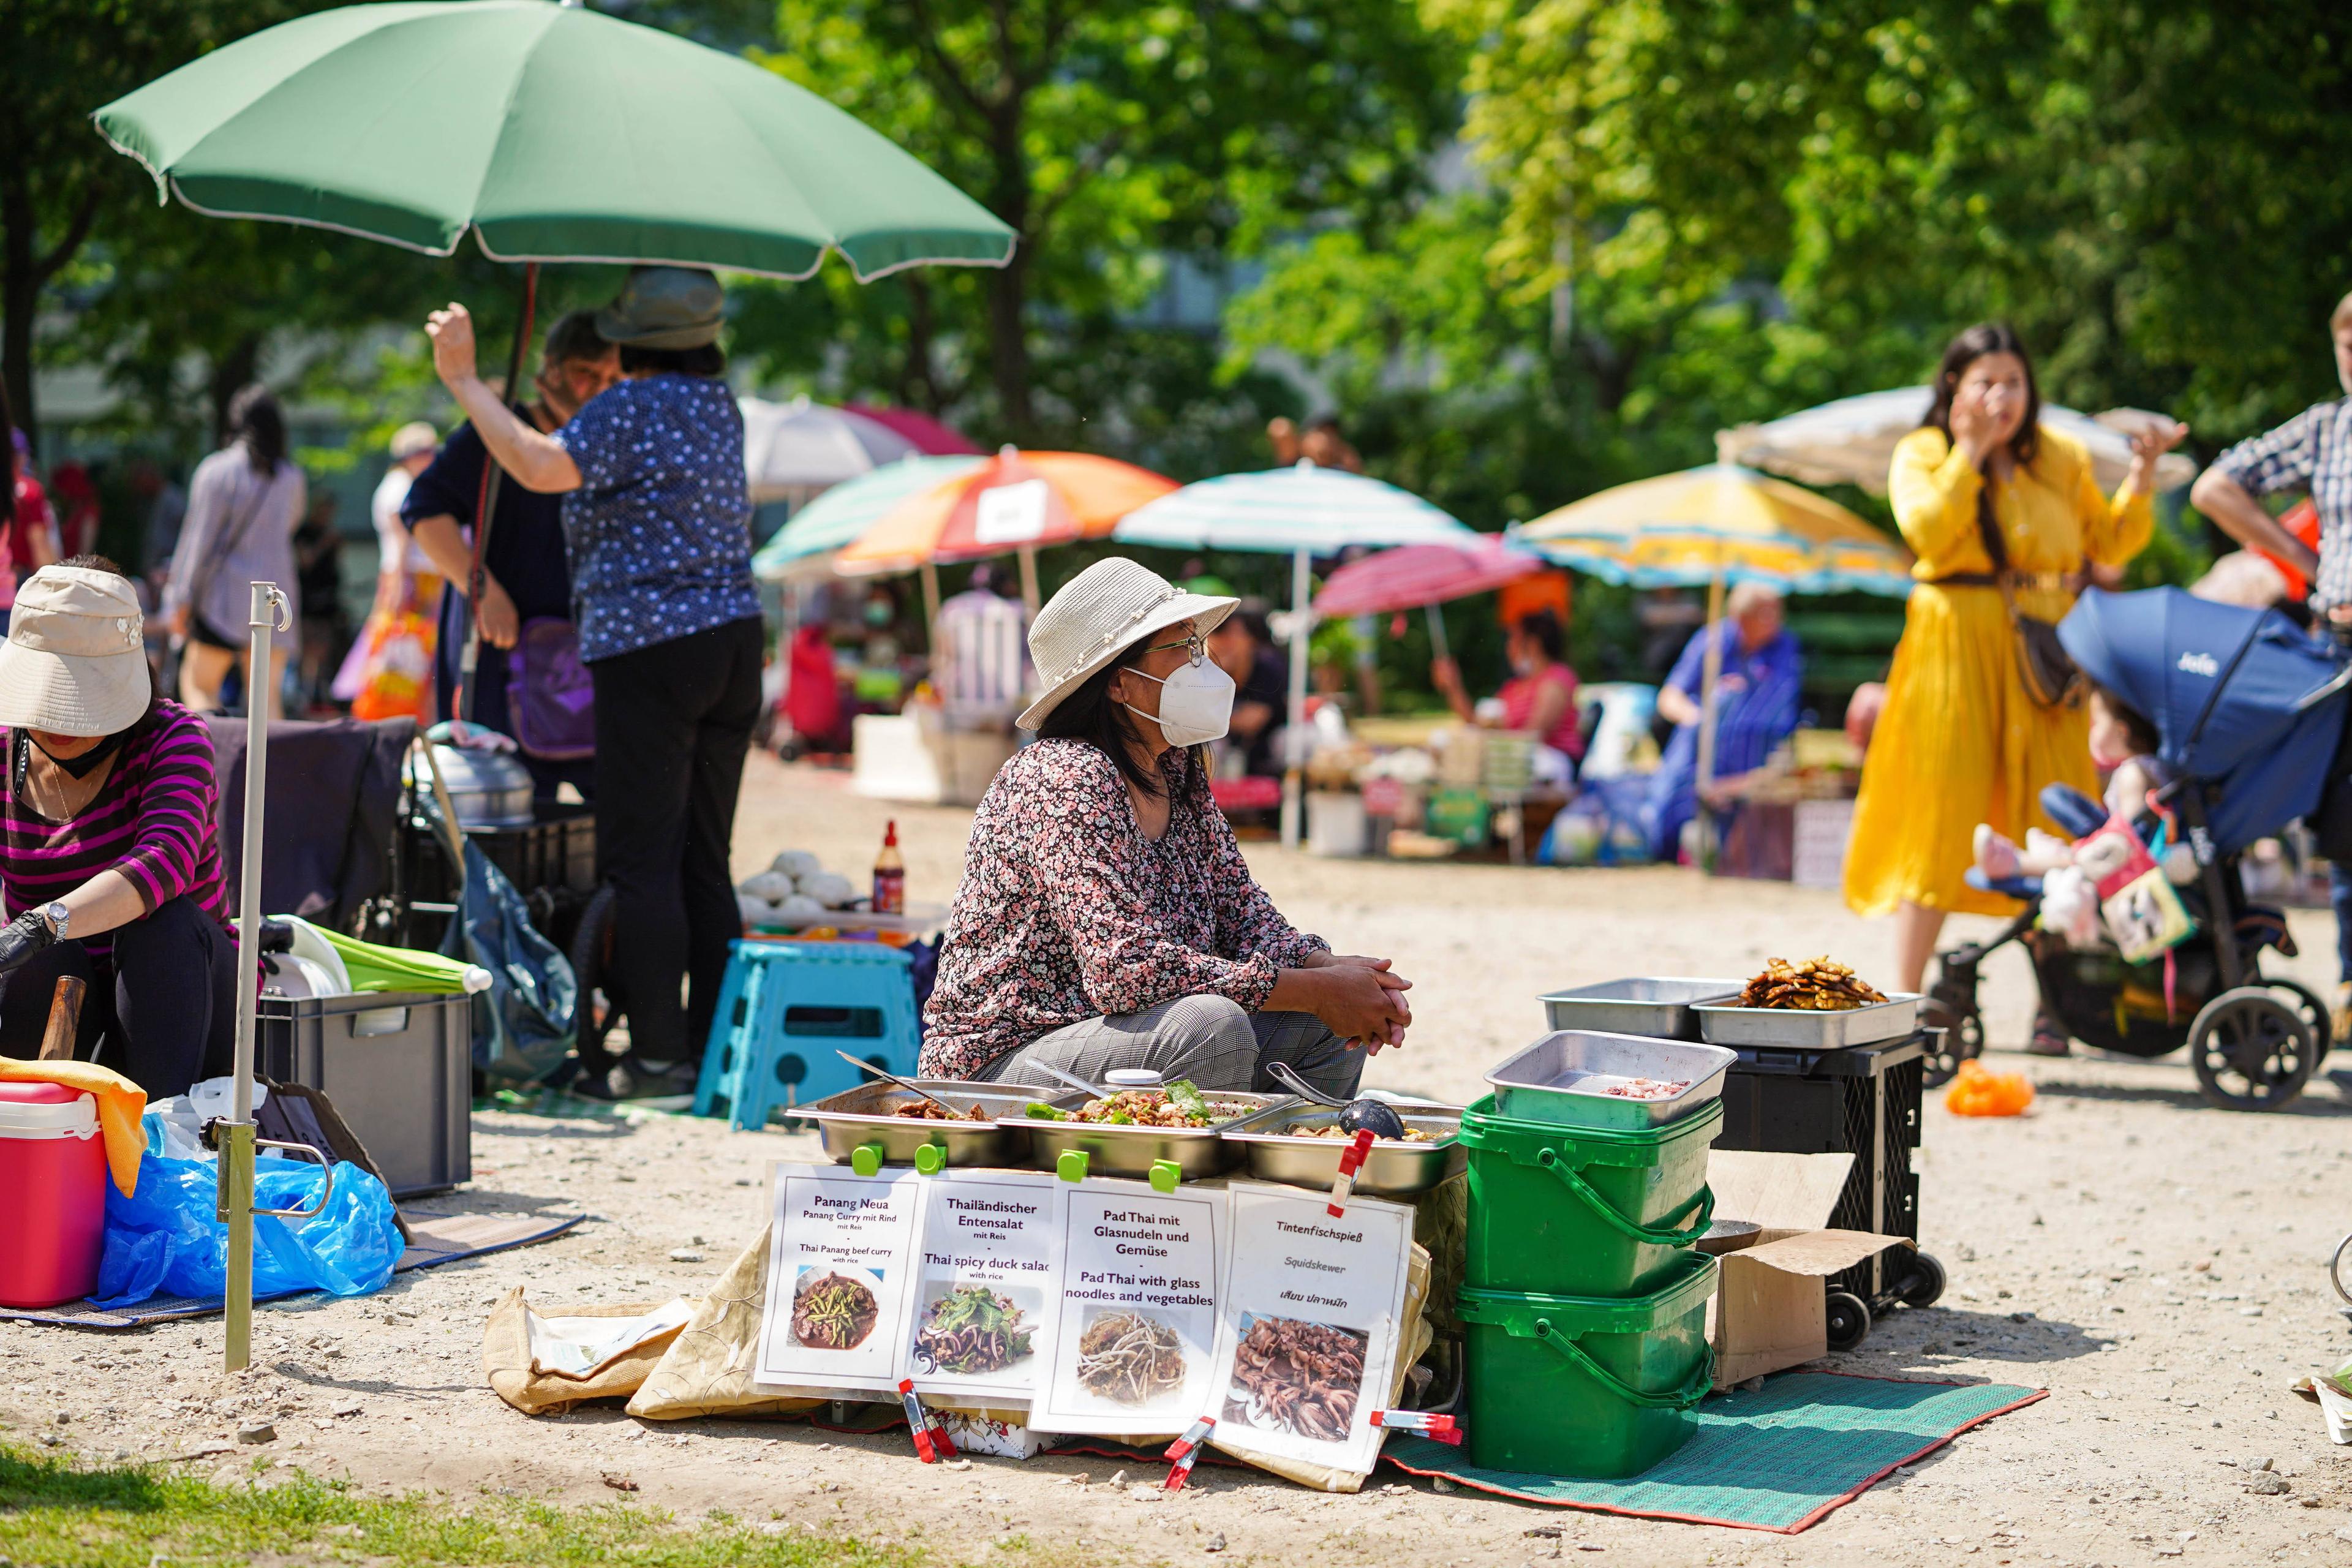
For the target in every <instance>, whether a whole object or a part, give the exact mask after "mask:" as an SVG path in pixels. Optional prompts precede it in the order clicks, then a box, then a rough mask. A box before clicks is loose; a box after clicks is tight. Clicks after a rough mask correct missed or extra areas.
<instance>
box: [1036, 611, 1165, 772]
mask: <svg viewBox="0 0 2352 1568" xmlns="http://www.w3.org/2000/svg"><path fill="white" fill-rule="evenodd" d="M1150 651H1151V638H1150V637H1145V638H1143V639H1142V640H1141V641H1139V642H1138V643H1136V644H1135V645H1134V646H1133V647H1129V648H1128V649H1127V650H1126V651H1125V652H1123V653H1121V654H1120V655H1119V656H1118V658H1115V659H1112V660H1111V661H1110V663H1108V664H1107V665H1105V666H1104V667H1103V668H1100V669H1098V670H1097V671H1095V672H1094V674H1092V675H1090V676H1088V677H1087V679H1086V680H1085V682H1084V683H1083V684H1082V685H1080V686H1079V688H1078V689H1076V691H1073V692H1071V693H1070V694H1069V695H1068V696H1067V697H1065V698H1063V699H1062V700H1061V701H1060V703H1058V704H1057V705H1056V706H1055V709H1054V710H1053V711H1052V712H1051V713H1048V714H1046V715H1045V722H1044V723H1042V724H1040V725H1038V726H1037V738H1038V739H1039V740H1042V741H1084V742H1086V743H1087V745H1089V746H1092V747H1094V748H1095V750H1097V751H1098V752H1102V753H1103V754H1104V755H1105V756H1107V757H1108V758H1109V759H1110V760H1111V765H1112V766H1113V767H1116V768H1117V769H1118V774H1119V777H1121V778H1123V779H1125V780H1126V781H1127V782H1128V783H1129V784H1133V785H1134V786H1135V787H1136V788H1137V789H1139V790H1140V791H1142V792H1143V793H1144V794H1145V795H1162V794H1166V793H1168V792H1167V788H1166V785H1167V779H1166V777H1165V776H1164V775H1162V774H1161V773H1160V771H1159V769H1157V768H1147V767H1145V766H1144V765H1143V764H1142V763H1139V762H1137V761H1136V760H1135V752H1134V749H1133V743H1134V742H1138V741H1140V740H1141V739H1142V736H1143V731H1141V730H1139V729H1138V728H1137V725H1139V724H1140V723H1143V722H1146V721H1143V720H1139V719H1138V718H1136V716H1135V715H1134V714H1132V713H1129V711H1128V710H1126V709H1125V708H1124V707H1122V706H1121V705H1120V704H1118V703H1117V702H1114V701H1112V700H1111V695H1110V683H1111V681H1112V679H1114V678H1116V677H1117V676H1118V672H1119V671H1120V670H1122V669H1126V668H1129V667H1130V666H1133V665H1136V664H1139V663H1140V662H1142V659H1143V656H1144V655H1145V654H1147V653H1150ZM1205 752H1206V748H1205V747H1199V746H1196V747H1194V748H1192V750H1191V751H1188V752H1185V753H1184V758H1185V761H1184V776H1183V777H1182V778H1181V780H1179V781H1178V783H1177V787H1176V791H1175V793H1176V794H1178V795H1181V794H1183V793H1184V792H1185V791H1186V790H1188V789H1190V788H1191V787H1192V779H1193V776H1194V772H1195V770H1202V771H1205V770H1206V767H1207V760H1206V755H1205ZM1171 798H1172V796H1171Z"/></svg>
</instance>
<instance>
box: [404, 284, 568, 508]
mask: <svg viewBox="0 0 2352 1568" xmlns="http://www.w3.org/2000/svg"><path fill="white" fill-rule="evenodd" d="M425 335H426V336H427V337H429V338H431V339H432V340H433V369H434V371H435V373H436V374H438V375H439V376H440V377H441V384H442V385H444V386H446V387H447V388H448V389H449V395H450V396H452V397H454V398H456V399H457V406H458V407H460V408H462V409H464V410H465V411H466V417H467V418H468V419H470V420H472V421H473V422H474V428H475V430H476V431H478V432H479V433H480V435H481V437H482V444H483V445H484V446H486V447H488V448H489V449H490V456H491V457H492V458H495V459H497V461H498V463H499V467H500V468H504V469H506V471H507V472H508V474H509V475H510V476H512V477H513V479H515V481H516V482H517V483H519V484H520V485H521V486H522V487H523V489H529V490H537V491H539V492H540V493H541V494H542V495H560V494H562V492H563V491H565V490H576V489H579V488H580V468H579V466H578V465H577V464H575V463H574V462H572V454H571V453H569V452H567V451H565V450H564V449H563V448H562V446H561V445H559V444H558V443H557V442H555V441H554V440H552V439H551V438H550V437H547V436H545V435H543V434H541V432H539V431H537V430H534V429H532V428H531V427H530V426H529V425H527V424H525V423H524V422H523V421H522V420H521V419H520V418H519V417H517V416H516V415H515V412H514V410H513V409H511V408H509V407H508V406H507V405H505V404H504V403H502V402H500V401H499V395H498V394H496V393H494V392H492V391H491V390H490V389H489V385H488V383H486V382H484V381H483V380H482V378H481V377H480V376H479V375H478V374H476V373H475V368H474V318H473V317H472V316H471V315H469V314H467V310H466V307H465V306H463V305H458V304H452V305H451V306H450V307H449V308H448V309H447V310H436V311H434V312H433V314H432V316H431V317H430V318H428V319H427V320H426V321H425Z"/></svg>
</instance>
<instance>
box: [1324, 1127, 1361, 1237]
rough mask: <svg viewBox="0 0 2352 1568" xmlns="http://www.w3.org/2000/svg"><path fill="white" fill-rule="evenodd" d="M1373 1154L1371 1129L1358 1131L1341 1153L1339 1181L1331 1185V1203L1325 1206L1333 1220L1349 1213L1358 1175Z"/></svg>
mask: <svg viewBox="0 0 2352 1568" xmlns="http://www.w3.org/2000/svg"><path fill="white" fill-rule="evenodd" d="M1371 1152H1372V1130H1371V1129H1370V1128H1369V1127H1362V1128H1359V1129H1357V1131H1356V1135H1355V1136H1354V1137H1353V1138H1350V1139H1349V1140H1348V1146H1347V1147H1346V1148H1345V1149H1342V1150H1341V1151H1339V1179H1338V1180H1336V1181H1334V1182H1333V1183H1332V1184H1331V1201H1330V1203H1329V1204H1328V1205H1325V1207H1326V1211H1327V1212H1328V1214H1329V1215H1331V1217H1332V1218H1333V1219H1338V1218H1339V1216H1340V1215H1343V1214H1345V1213H1347V1212H1348V1197H1349V1194H1351V1193H1353V1192H1354V1191H1355V1190H1356V1173H1357V1172H1359V1171H1360V1170H1362V1169H1363V1168H1364V1162H1365V1161H1366V1160H1368V1159H1370V1157H1371Z"/></svg>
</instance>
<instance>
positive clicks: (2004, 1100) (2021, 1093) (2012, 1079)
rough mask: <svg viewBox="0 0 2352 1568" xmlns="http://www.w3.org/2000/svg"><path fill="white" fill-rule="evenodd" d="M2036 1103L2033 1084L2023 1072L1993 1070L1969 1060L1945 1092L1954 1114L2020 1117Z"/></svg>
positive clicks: (1948, 1107) (1945, 1105)
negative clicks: (2027, 1108) (2028, 1107)
mask: <svg viewBox="0 0 2352 1568" xmlns="http://www.w3.org/2000/svg"><path fill="white" fill-rule="evenodd" d="M2032 1103H2033V1085H2032V1083H2031V1082H2029V1081H2028V1080H2027V1079H2026V1077H2025V1075H2024V1074H2023V1073H2018V1072H1994V1071H1993V1070H1992V1069H1991V1068H1988V1067H1986V1066H1985V1065H1984V1063H1982V1062H1980V1061H1976V1060H1974V1059H1970V1060H1969V1061H1964V1062H1962V1063H1961V1064H1960V1071H1959V1076H1958V1077H1957V1078H1955V1079H1952V1087H1951V1088H1949V1089H1946V1090H1945V1091H1944V1109H1945V1110H1948V1111H1950V1112H1951V1113H1952V1114H1953V1115H1955V1116H2018V1115H2021V1114H2023V1112H2024V1110H2025V1108H2026V1107H2027V1106H2029V1105H2032Z"/></svg>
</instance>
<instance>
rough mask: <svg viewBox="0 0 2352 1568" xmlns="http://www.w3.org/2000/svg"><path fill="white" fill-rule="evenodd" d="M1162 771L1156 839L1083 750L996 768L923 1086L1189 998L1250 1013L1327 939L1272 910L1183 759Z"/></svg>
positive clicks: (1044, 748)
mask: <svg viewBox="0 0 2352 1568" xmlns="http://www.w3.org/2000/svg"><path fill="white" fill-rule="evenodd" d="M1185 767H1186V764H1185V762H1184V759H1183V754H1182V753H1181V752H1173V751H1171V752H1163V753H1162V754H1161V756H1160V770H1161V772H1162V773H1164V774H1165V775H1166V777H1167V779H1168V781H1169V787H1170V788H1171V790H1175V791H1176V792H1177V794H1176V795H1175V798H1174V801H1173V803H1172V807H1171V811H1170V812H1169V816H1168V831H1167V832H1166V833H1164V834H1162V835H1161V836H1160V837H1159V838H1158V839H1156V840H1154V839H1150V838H1146V837H1144V836H1143V833H1142V831H1141V829H1140V828H1139V827H1138V826H1137V825H1136V820H1135V810H1134V807H1133V806H1132V805H1131V804H1130V803H1129V800H1128V795H1127V785H1126V784H1125V783H1124V782H1123V781H1122V780H1121V779H1120V777H1119V773H1118V768H1117V767H1116V766H1114V765H1113V763H1111V760H1110V758H1108V756H1106V755H1104V754H1103V753H1102V752H1100V751H1099V750H1097V748H1096V747H1094V746H1092V745H1089V744H1088V743H1087V742H1084V741H1067V740H1055V741H1040V742H1037V743H1036V744H1035V745H1033V746H1030V747H1028V748H1026V749H1025V750H1024V751H1022V752H1017V753H1016V754H1015V755H1014V756H1013V760H1012V761H1011V762H1009V763H1005V764H1004V767H1003V770H1002V771H1001V772H999V773H997V775H996V782H995V783H994V784H991V785H990V786H989V789H988V794H987V795H986V796H985V797H984V798H982V801H981V803H980V810H979V813H978V814H977V816H974V818H973V820H972V827H971V847H970V849H969V850H967V851H966V854H965V858H964V872H963V881H962V882H961V884H960V885H959V886H958V887H957V889H956V896H955V907H954V909H953V910H952V911H951V912H950V916H949V919H948V929H947V939H946V943H945V946H944V947H943V948H942V950H941V952H940V977H939V984H938V986H937V988H936V989H935V990H933V991H932V993H931V1000H930V1004H929V1006H928V1007H926V1008H925V1009H924V1014H923V1017H924V1023H925V1025H926V1031H925V1035H924V1038H923V1051H922V1058H921V1063H920V1070H921V1072H922V1074H923V1076H924V1077H926V1078H953V1079H969V1078H971V1077H972V1076H973V1075H974V1074H976V1073H978V1072H979V1071H980V1070H981V1069H982V1068H985V1067H986V1066H987V1065H988V1064H989V1063H990V1062H992V1061H994V1060H995V1059H996V1058H998V1057H1001V1056H1003V1054H1004V1053H1005V1052H1007V1051H1010V1050H1014V1049H1017V1048H1018V1047H1022V1046H1024V1045H1027V1044H1028V1043H1029V1042H1030V1041H1032V1040H1034V1039H1035V1038H1037V1037H1038V1036H1040V1035H1044V1034H1047V1033H1049V1032H1051V1031H1053V1030H1055V1029H1058V1028H1061V1027H1062V1026H1065V1025H1067V1024H1075V1023H1077V1022H1079V1021H1080V1020H1082V1019H1086V1018H1093V1017H1099V1016H1104V1015H1112V1016H1116V1015H1118V1014H1121V1013H1133V1012H1136V1011H1138V1010H1139V1009H1141V1008H1145V1007H1150V1006H1154V1005H1158V1004H1160V1003H1161V1002H1169V1001H1173V1000H1175V999H1176V998H1177V997H1180V996H1200V995H1209V994H1214V995H1219V996H1229V997H1231V998H1233V999H1234V1001H1236V1002H1238V1003H1240V1004H1241V1005H1243V1006H1244V1007H1245V1008H1248V1009H1249V1010H1250V1011H1252V1012H1255V1011H1256V1010H1257V1009H1259V1008H1260V1007H1262V1006H1264V1005H1265V998H1266V995H1267V994H1268V993H1269V992H1271V991H1272V990H1273V989H1274V982H1275V973H1276V971H1277V970H1282V969H1295V968H1297V967H1298V965H1299V964H1300V963H1301V962H1302V961H1303V960H1304V959H1305V958H1306V957H1307V955H1308V954H1309V953H1313V952H1320V951H1323V950H1324V949H1325V948H1326V947H1327V946H1328V944H1327V943H1326V942H1324V941H1323V940H1322V938H1320V937H1315V936H1308V935H1306V934H1305V933H1303V932H1301V931H1297V930H1296V929H1294V928H1293V927H1292V926H1291V924H1290V922H1289V921H1286V920H1284V919H1283V918H1282V916H1281V914H1280V913H1279V912H1277V911H1276V909H1275V907H1274V901H1273V900H1270V899H1268V898H1267V897H1266V896H1265V889H1263V888H1261V887H1259V886H1258V885H1257V882H1256V881H1255V879H1253V878H1252V877H1251V876H1250V872H1249V865H1248V863H1247V862H1245V861H1244V860H1243V858H1242V852H1241V847H1240V846H1239V845H1237V844H1235V843H1234V831H1233V829H1232V828H1231V827H1230V826H1227V825H1226V823H1225V819H1224V817H1223V816H1222V815H1220V814H1219V812H1218V811H1217V807H1216V804H1215V803H1214V802H1213V800H1211V799H1210V797H1209V785H1208V781H1207V779H1206V778H1205V777H1202V776H1201V775H1200V771H1199V770H1198V769H1197V768H1195V769H1193V770H1192V773H1193V776H1192V780H1191V783H1190V784H1189V785H1184V784H1181V782H1180V781H1181V780H1182V779H1183V777H1184V770H1185Z"/></svg>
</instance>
